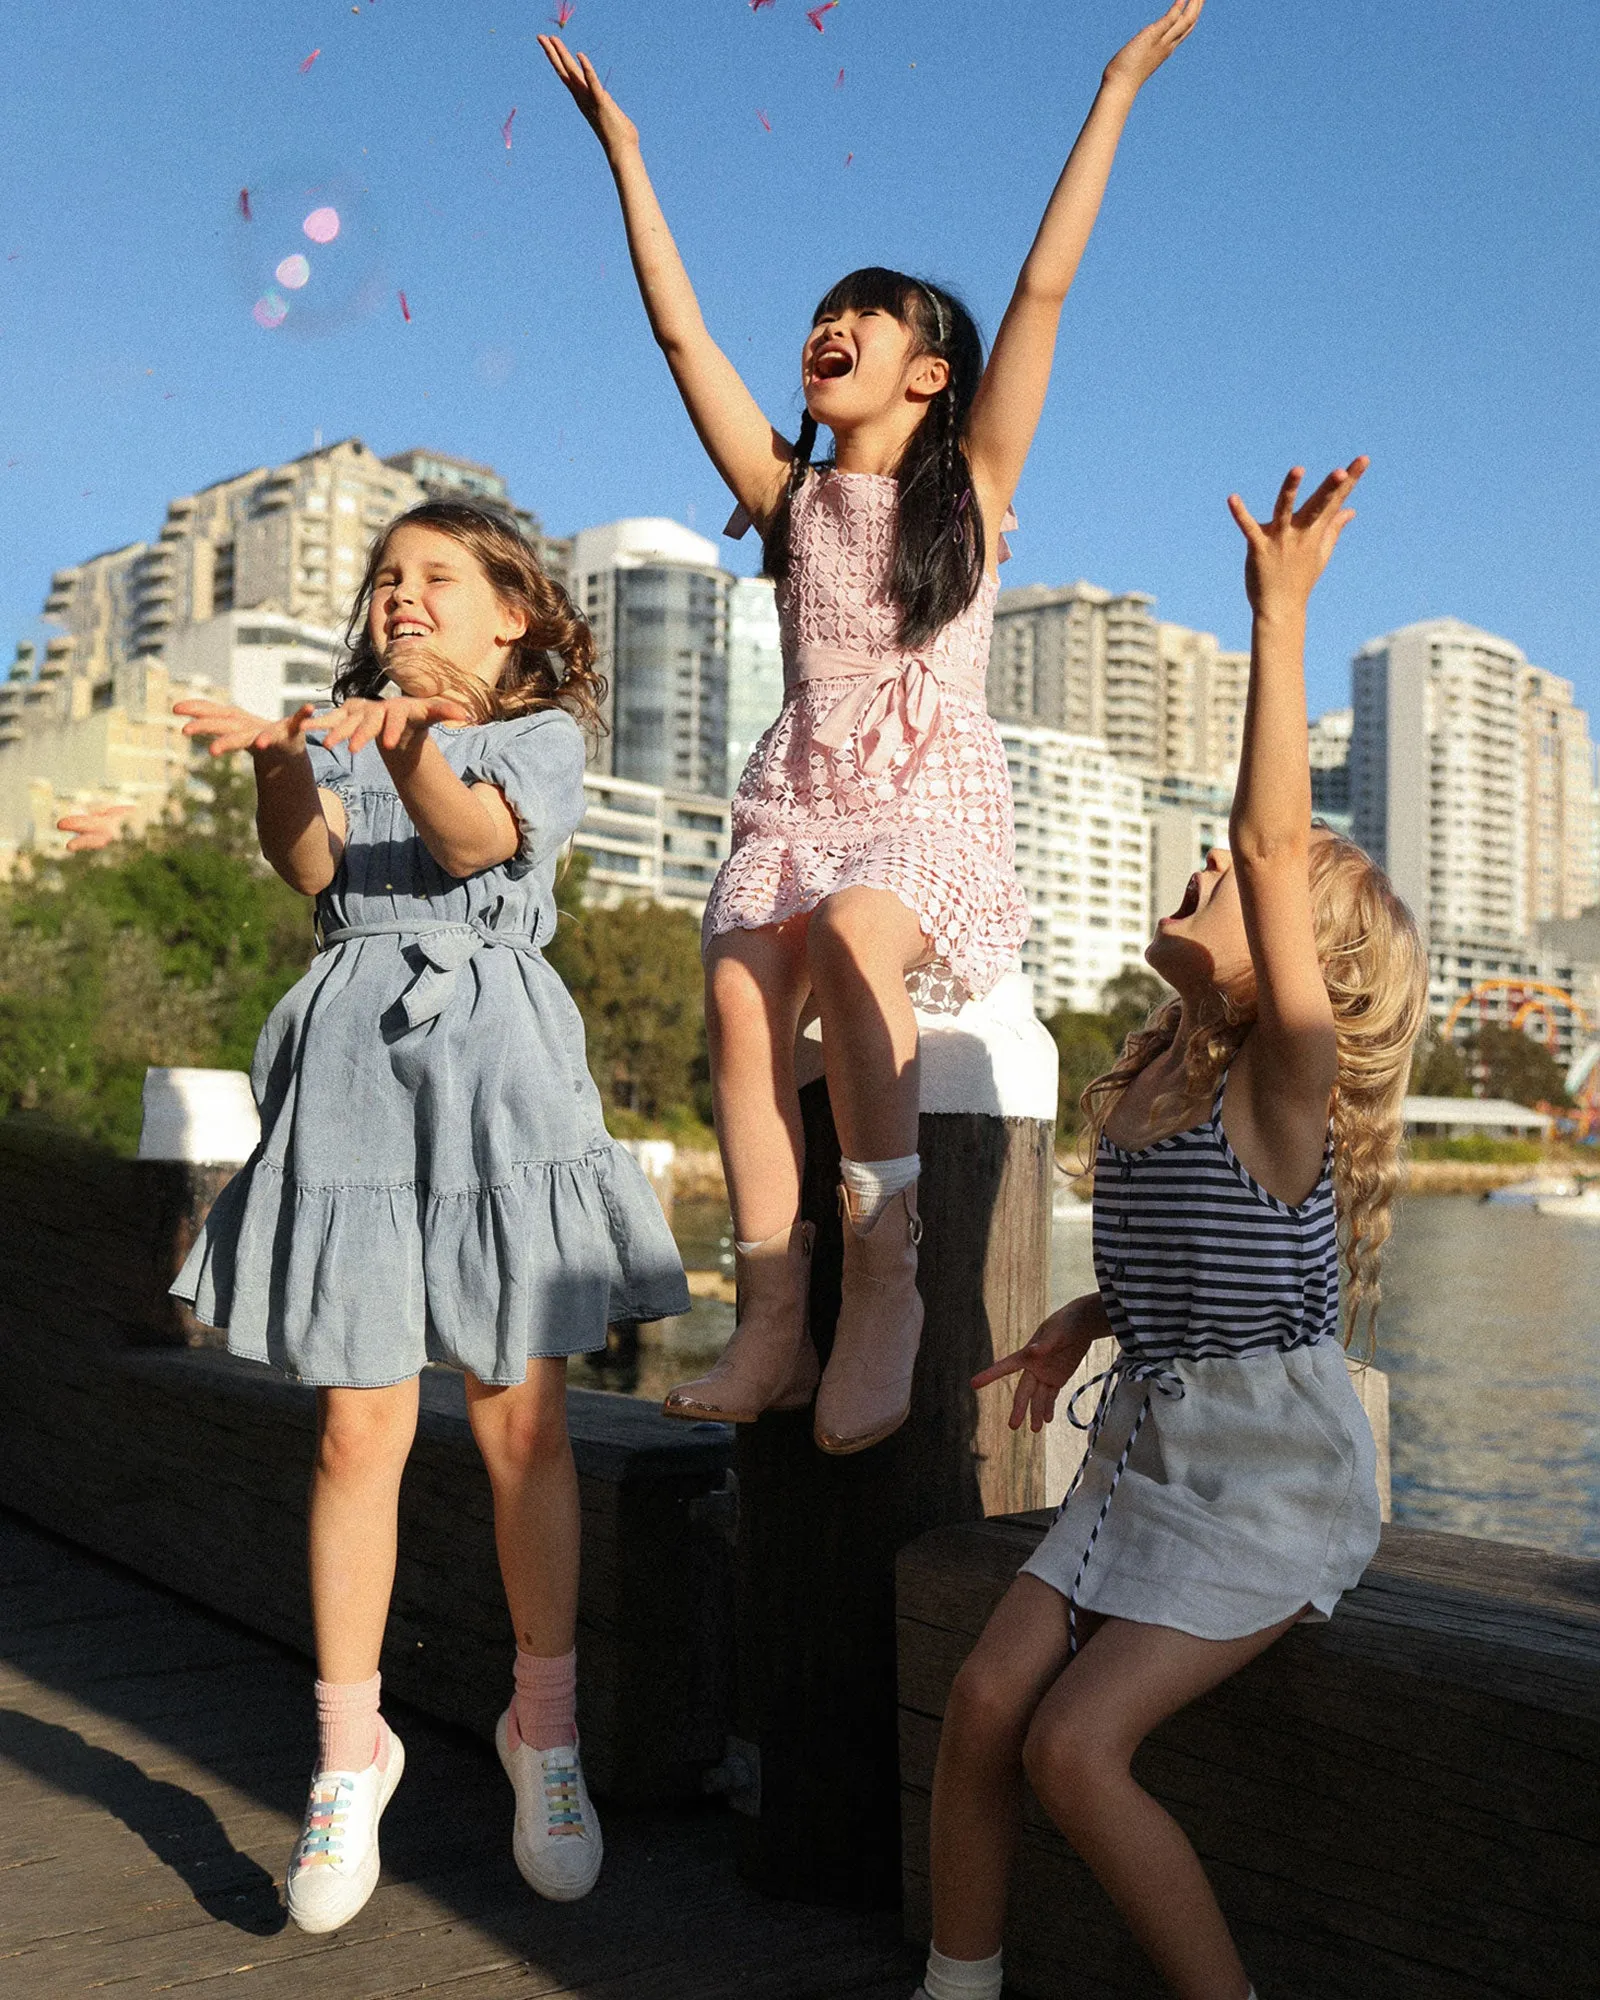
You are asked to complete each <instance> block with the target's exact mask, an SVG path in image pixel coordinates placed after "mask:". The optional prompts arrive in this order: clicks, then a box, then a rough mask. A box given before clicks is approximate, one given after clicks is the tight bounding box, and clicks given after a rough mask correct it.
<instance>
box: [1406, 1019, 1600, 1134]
mask: <svg viewBox="0 0 1600 2000" xmlns="http://www.w3.org/2000/svg"><path fill="white" fill-rule="evenodd" d="M1501 994H1504V995H1505V1004H1506V1006H1507V1007H1508V1008H1509V1009H1510V1015H1511V1020H1510V1025H1511V1026H1512V1027H1513V1028H1516V1029H1520V1030H1523V1031H1526V1029H1527V1026H1528V1023H1529V1022H1530V1021H1533V1020H1535V1019H1537V1020H1539V1021H1540V1022H1542V1024H1543V1028H1544V1040H1545V1045H1546V1047H1547V1048H1548V1049H1549V1050H1550V1051H1551V1053H1552V1054H1554V1053H1555V1050H1556V1046H1557V1042H1558V1039H1559V1027H1560V1020H1559V1017H1560V1015H1561V1014H1563V1013H1564V1014H1566V1015H1568V1016H1569V1017H1570V1018H1571V1020H1572V1021H1573V1023H1574V1025H1575V1026H1576V1027H1577V1029H1578V1031H1579V1033H1580V1034H1581V1035H1582V1036H1583V1037H1584V1040H1583V1041H1582V1042H1581V1043H1580V1044H1579V1045H1578V1047H1577V1052H1576V1054H1575V1055H1574V1056H1573V1058H1572V1060H1571V1062H1570V1063H1569V1064H1568V1065H1567V1074H1566V1091H1567V1095H1568V1097H1570V1098H1571V1099H1572V1104H1571V1107H1570V1108H1569V1107H1567V1106H1563V1105H1552V1104H1542V1105H1540V1106H1539V1109H1540V1110H1541V1111H1548V1112H1549V1113H1550V1115H1551V1116H1552V1117H1553V1118H1554V1119H1555V1120H1556V1129H1557V1130H1558V1131H1559V1132H1560V1133H1561V1135H1562V1137H1563V1138H1570V1139H1577V1140H1579V1141H1580V1142H1586V1143H1589V1144H1594V1143H1595V1142H1597V1141H1600V1040H1597V1039H1596V1037H1595V1024H1594V1023H1593V1022H1592V1021H1591V1020H1590V1019H1589V1016H1588V1015H1587V1014H1586V1013H1585V1012H1584V1010H1583V1008H1582V1007H1580V1006H1579V1005H1578V1003H1577V1001H1576V1000H1574V999H1573V997H1572V995H1571V994H1570V993H1568V992H1567V991H1566V990H1565V988H1564V987H1560V986H1551V985H1548V984H1547V983H1546V982H1545V981H1543V980H1540V979H1480V980H1479V981H1478V983H1477V985H1476V986H1474V987H1473V988H1472V990H1471V992H1470V993H1463V994H1462V996H1461V998H1460V999H1459V1000H1458V1001H1456V1003H1455V1005H1454V1006H1453V1007H1452V1008H1451V1009H1450V1011H1449V1013H1448V1014H1446V1015H1445V1017H1444V1027H1443V1028H1442V1029H1441V1031H1440V1040H1441V1041H1446V1042H1448V1041H1451V1040H1452V1039H1453V1038H1454V1036H1455V1030H1456V1023H1457V1022H1458V1021H1459V1020H1460V1019H1461V1017H1462V1015H1463V1014H1465V1013H1466V1012H1467V1010H1468V1009H1469V1008H1474V1007H1475V1008H1476V1010H1477V1013H1478V1015H1479V1017H1480V1018H1481V1019H1482V1020H1485V1021H1487V1020H1489V1019H1490V1018H1491V1016H1490V1013H1489V1008H1490V1003H1491V1001H1492V1000H1493V999H1494V998H1496V997H1497V996H1498V995H1501Z"/></svg>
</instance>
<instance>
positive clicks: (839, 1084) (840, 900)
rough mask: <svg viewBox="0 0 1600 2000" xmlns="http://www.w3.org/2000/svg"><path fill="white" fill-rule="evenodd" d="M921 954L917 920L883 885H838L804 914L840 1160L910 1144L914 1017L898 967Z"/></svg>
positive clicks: (904, 1149) (913, 1132)
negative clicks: (807, 921) (807, 920)
mask: <svg viewBox="0 0 1600 2000" xmlns="http://www.w3.org/2000/svg"><path fill="white" fill-rule="evenodd" d="M927 956H928V940H927V939H926V938H925V937H924V936H923V934H922V926H921V924H920V923H919V922H918V921H917V919H916V917H915V916H914V915H913V914H912V912H911V911H910V910H909V909H908V908H907V907H906V905H905V904H904V903H902V902H901V900H900V898H899V897H898V896H896V895H895V894H894V893H893V891H891V890H888V889H841V890H840V891H839V893H838V895H836V896H830V897H829V898H828V899H827V901H826V902H824V903H821V904H819V905H818V906H817V908H816V909H815V910H813V911H812V913H811V925H810V929H809V931H808V933H807V938H806V957H807V960H808V963H809V965H810V969H811V986H812V989H813V991H814V992H815V993H816V996H817V1002H818V1005H819V1006H820V1008H821V1011H822V1051H823V1056H824V1059H825V1060H826V1062H827V1066H828V1097H829V1101H830V1102H831V1104H832V1106H833V1119H834V1124H835V1125H836V1126H837V1127H838V1131H839V1145H840V1148H841V1150H842V1151H843V1153H844V1155H845V1157H846V1158H847V1159H851V1160H896V1159H900V1158H902V1157H903V1156H904V1155H906V1154H907V1153H914V1152H915V1151H916V1150H917V1110H918V1085H919V1076H918V1058H917V1017H916V1015H915V1013H914V1012H913V1011H912V1006H911V1001H910V999H909V997H908V996H907V993H906V974H907V973H908V972H909V971H910V970H911V969H912V967H913V966H916V965H921V964H922V963H923V962H924V961H925V960H926V958H927Z"/></svg>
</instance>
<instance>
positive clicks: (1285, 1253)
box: [1094, 1077, 1339, 1362]
mask: <svg viewBox="0 0 1600 2000" xmlns="http://www.w3.org/2000/svg"><path fill="white" fill-rule="evenodd" d="M1226 1083H1227V1078H1226V1077H1224V1078H1223V1080H1222V1082H1221V1083H1219V1084H1218V1086H1217V1094H1216V1096H1215V1098H1214V1099H1213V1100H1212V1105H1211V1116H1210V1117H1209V1118H1208V1119H1207V1120H1206V1121H1205V1123H1204V1124H1203V1125H1194V1126H1191V1127H1190V1128H1189V1130H1188V1131H1186V1132H1175V1133H1174V1134H1173V1135H1172V1136H1171V1137H1170V1138H1166V1139H1158V1140H1157V1141H1156V1142H1155V1144H1154V1145H1152V1146H1145V1147H1141V1148H1140V1149H1139V1151H1137V1152H1129V1151H1127V1150H1126V1148H1124V1147H1122V1146H1118V1145H1114V1144H1113V1143H1112V1141H1111V1140H1110V1139H1108V1138H1106V1137H1105V1136H1104V1135H1102V1136H1101V1140H1100V1147H1099V1151H1098V1153H1097V1154H1096V1156H1095V1173H1094V1268H1095V1277H1096V1279H1097V1280H1098V1281H1099V1286H1100V1297H1101V1300H1102V1301H1103V1303H1104V1305H1105V1311H1106V1317H1107V1318H1108V1319H1109V1320H1110V1322H1111V1330H1112V1332H1113V1333H1115V1335H1116V1336H1117V1343H1118V1345H1119V1346H1120V1347H1121V1348H1122V1350H1123V1354H1124V1355H1125V1356H1126V1357H1127V1358H1128V1359H1129V1360H1132V1361H1138V1362H1163V1361H1174V1360H1184V1361H1204V1360H1210V1359H1213V1358H1217V1357H1225V1356H1230V1355H1241V1354H1254V1353H1256V1352H1258V1351H1259V1350H1261V1349H1264V1348H1271V1347H1277V1348H1292V1347H1308V1346H1310V1344H1311V1343H1312V1342H1313V1341H1316V1340H1321V1339H1323V1338H1324V1337H1326V1336H1327V1335H1329V1334H1334V1333H1337V1332H1338V1328H1339V1237H1338V1223H1337V1219H1336V1216H1335V1213H1334V1203H1333V1144H1332V1135H1331V1134H1330V1136H1329V1143H1328V1147H1327V1149H1326V1151H1325V1152H1324V1154H1323V1161H1322V1173H1321V1176H1320V1177H1319V1179H1318V1181H1317V1184H1316V1186H1315V1187H1314V1188H1313V1189H1312V1190H1311V1192H1310V1194H1308V1195H1307V1196H1306V1198H1305V1200H1304V1201H1302V1202H1297V1203H1294V1204H1290V1203H1289V1202H1285V1201H1279V1200H1278V1198H1277V1196H1276V1195H1271V1194H1268V1193H1267V1191H1266V1189H1265V1188H1264V1187H1262V1185H1261V1184H1260V1182H1259V1181H1257V1180H1256V1178H1255V1176H1254V1175H1253V1174H1252V1173H1251V1172H1250V1171H1249V1169H1248V1168H1247V1167H1246V1166H1245V1165H1244V1163H1243V1162H1242V1161H1241V1160H1240V1158H1239V1156H1238V1155H1237V1154H1236V1153H1235V1152H1234V1150H1233V1148H1232V1146H1230V1145H1229V1144H1228V1140H1227V1135H1226V1134H1225V1133H1224V1131H1223V1129H1222V1094H1223V1090H1224V1088H1225V1087H1226Z"/></svg>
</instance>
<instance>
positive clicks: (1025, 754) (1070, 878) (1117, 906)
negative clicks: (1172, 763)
mask: <svg viewBox="0 0 1600 2000" xmlns="http://www.w3.org/2000/svg"><path fill="white" fill-rule="evenodd" d="M1000 735H1001V739H1002V741H1003V742H1004V744H1005V749H1006V763H1007V766H1008V767H1009V770H1010V773H1011V790H1012V795H1013V798H1014V799H1015V802H1016V816H1017V876H1018V879H1019V880H1020V881H1021V883H1022V888H1023V893H1024V894H1025V895H1026V896H1027V899H1028V907H1029V909H1030V911H1031V912H1032V916H1033V922H1032V927H1031V928H1030V930H1029V933H1028V938H1027V941H1026V943H1025V944H1024V945H1023V948H1022V965H1023V970H1024V971H1025V972H1026V973H1027V974H1028V976H1029V978H1030V979H1031V980H1032V982H1033V997H1034V1006H1035V1007H1036V1009H1037V1010H1038V1012H1039V1013H1040V1014H1042V1015H1045V1016H1049V1015H1050V1014H1053V1013H1055V1012H1057V1011H1058V1010H1059V1009H1061V1008H1070V1009H1072V1010H1073V1011H1075V1012H1080V1013H1088V1012H1093V1011H1094V1010H1095V1009H1096V1008H1098V1007H1099V1005H1100V991H1101V988H1102V987H1103V986H1104V985H1105V983H1106V981H1107V980H1108V979H1111V978H1113V977H1114V976H1115V975H1116V974H1117V973H1118V972H1120V971H1121V970H1122V969H1123V967H1124V966H1128V965H1137V964H1139V963H1140V962H1141V961H1142V958H1143V954H1144V947H1145V944H1146V942H1147V940H1148V937H1149V914H1150V822H1149V819H1148V818H1147V816H1146V814H1145V811H1144V806H1143V795H1142V791H1141V786H1140V782H1139V780H1138V778H1136V777H1134V776H1133V775H1132V774H1131V773H1129V772H1128V771H1126V770H1124V769H1123V768H1122V766H1121V765H1120V764H1119V762H1118V761H1117V759H1115V758H1114V757H1112V756H1111V755H1110V754H1109V753H1108V751H1107V750H1106V747H1105V744H1104V743H1103V742H1099V741H1096V740H1095V739H1094V738H1089V737H1082V736H1073V735H1069V734H1067V733H1066V732H1065V731H1063V730H1059V729H1045V728H1040V727H1037V726H1034V725H1031V724H1026V723H1016V722H1002V723H1001V724H1000Z"/></svg>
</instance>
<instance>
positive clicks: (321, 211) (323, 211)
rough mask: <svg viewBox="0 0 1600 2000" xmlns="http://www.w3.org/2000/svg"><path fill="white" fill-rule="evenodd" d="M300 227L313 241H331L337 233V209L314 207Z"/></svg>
mask: <svg viewBox="0 0 1600 2000" xmlns="http://www.w3.org/2000/svg"><path fill="white" fill-rule="evenodd" d="M300 227H301V228H302V229H303V230H304V231H305V233H306V234H307V236H309V237H310V238H311V240H312V242H313V243H331V242H332V241H333V239H334V238H335V237H336V236H337V235H338V233H339V211H338V209H336V208H314V209H312V211H311V213H310V214H309V215H308V216H307V217H306V219H305V221H304V222H302V223H301V225H300Z"/></svg>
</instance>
